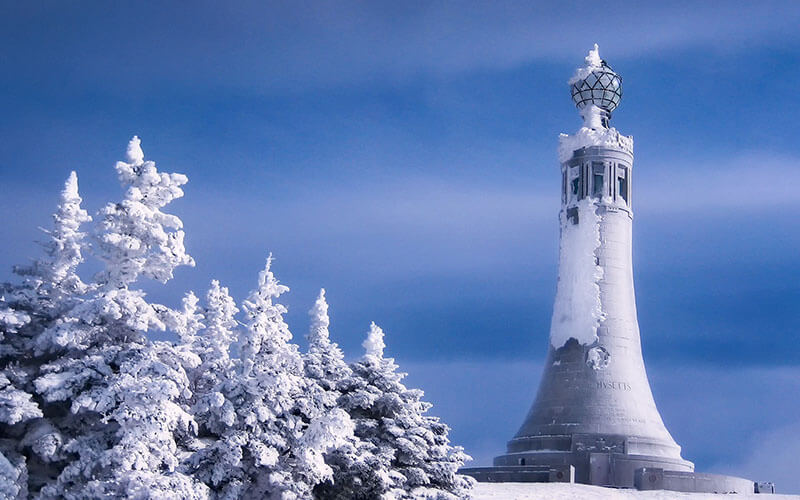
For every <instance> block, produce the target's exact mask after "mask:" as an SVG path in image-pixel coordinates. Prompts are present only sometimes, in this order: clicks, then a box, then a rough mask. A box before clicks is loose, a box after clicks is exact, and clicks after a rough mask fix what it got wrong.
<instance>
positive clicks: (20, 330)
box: [0, 172, 91, 496]
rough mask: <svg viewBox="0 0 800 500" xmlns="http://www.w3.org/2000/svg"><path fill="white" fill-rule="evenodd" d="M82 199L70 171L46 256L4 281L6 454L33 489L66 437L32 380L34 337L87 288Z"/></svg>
mask: <svg viewBox="0 0 800 500" xmlns="http://www.w3.org/2000/svg"><path fill="white" fill-rule="evenodd" d="M81 201H82V200H81V197H80V195H79V194H78V179H77V176H76V175H75V172H72V173H71V174H70V175H69V177H68V178H67V181H66V182H65V184H64V189H63V190H62V192H61V199H60V201H59V204H58V207H57V209H56V212H55V213H54V214H53V226H52V229H50V230H43V231H44V233H45V234H46V235H47V238H46V240H45V241H43V242H42V243H41V245H42V247H43V248H44V256H43V257H41V258H39V259H37V260H35V261H34V262H33V263H32V264H30V265H28V266H17V267H15V268H14V271H15V273H16V274H18V275H20V276H22V277H23V282H22V283H20V284H9V283H6V284H3V285H0V289H2V290H0V295H2V297H0V370H1V371H0V437H2V439H0V453H2V454H3V455H5V459H7V461H8V463H9V464H13V466H14V470H15V471H16V472H15V473H14V476H15V477H16V480H17V481H18V482H19V484H18V490H19V491H20V492H25V491H27V490H28V485H27V483H28V482H29V481H30V482H31V483H32V484H33V485H34V487H35V488H37V487H38V486H39V485H41V483H42V482H43V481H45V479H44V477H46V476H47V475H48V474H50V472H48V471H47V467H48V466H47V464H48V463H49V462H51V461H52V460H53V457H54V456H55V451H56V449H57V447H58V445H59V444H60V442H61V440H60V437H59V435H58V433H57V432H53V425H52V424H51V422H50V415H45V411H44V410H46V409H47V408H44V407H43V402H42V401H41V399H40V398H39V397H38V394H37V392H36V389H35V387H34V384H33V380H34V379H35V378H36V377H37V376H38V373H39V366H40V364H41V363H42V362H44V361H46V359H43V358H42V357H41V356H37V354H36V352H35V341H36V339H37V338H38V336H39V335H40V334H41V332H42V331H43V330H44V329H46V328H48V327H49V326H50V325H52V324H53V323H54V322H55V321H57V320H58V318H59V317H60V316H61V315H62V314H63V313H64V312H65V311H66V310H69V308H71V307H74V306H75V305H76V304H77V303H79V302H80V300H81V296H82V294H84V293H85V292H86V291H87V290H88V288H89V287H88V286H87V285H85V284H84V283H83V282H82V281H81V279H80V278H79V277H78V275H77V271H76V270H77V267H78V265H80V263H81V262H83V250H84V248H85V243H84V242H83V238H84V233H83V232H82V231H81V225H82V224H83V223H85V222H88V221H89V220H91V218H90V217H89V216H88V214H87V213H86V211H85V210H83V209H82V208H81V206H80V205H81ZM48 413H49V412H48ZM4 465H5V464H4ZM4 468H5V467H4ZM28 469H30V470H31V474H30V475H29V473H28ZM10 470H11V469H9V471H10ZM6 472H8V471H6ZM4 475H5V472H4ZM40 476H44V477H40ZM8 477H10V476H7V475H5V479H4V480H7V479H8ZM23 496H24V495H23Z"/></svg>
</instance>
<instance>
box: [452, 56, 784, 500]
mask: <svg viewBox="0 0 800 500" xmlns="http://www.w3.org/2000/svg"><path fill="white" fill-rule="evenodd" d="M569 84H570V88H571V91H572V99H573V101H574V102H575V105H576V106H577V107H578V110H579V111H580V114H581V116H582V117H583V126H582V127H581V128H580V130H578V131H577V132H576V133H575V134H574V135H566V134H562V135H561V137H560V141H559V161H560V163H561V211H560V213H559V220H560V223H561V236H560V247H559V263H558V287H557V290H556V299H555V304H554V305H553V317H552V321H551V325H550V342H549V344H548V350H547V359H546V362H545V366H544V373H543V374H542V379H541V382H540V384H539V390H538V393H537V395H536V399H535V400H534V402H533V406H532V407H531V409H530V411H529V412H528V415H527V417H525V421H524V422H523V423H522V426H521V427H520V429H519V431H518V432H517V434H516V435H515V436H514V437H513V438H512V439H511V441H509V442H508V449H507V451H506V454H504V455H500V456H498V457H495V459H494V466H493V467H475V468H464V469H461V472H462V473H464V474H469V475H471V476H473V477H475V478H476V479H478V480H479V481H486V482H503V481H514V482H552V481H556V482H565V481H569V482H573V481H574V482H579V483H586V484H594V485H601V486H612V487H627V488H630V487H636V488H638V489H668V490H676V491H698V492H717V493H726V492H728V493H730V492H738V493H753V492H754V491H758V492H762V491H763V492H766V491H770V490H774V488H773V486H772V484H771V483H758V484H757V485H756V484H754V483H753V482H752V481H749V480H747V479H742V478H737V477H731V476H720V475H716V474H707V473H696V472H694V465H693V464H692V463H691V462H689V461H686V460H684V459H683V458H681V454H680V451H681V448H680V446H678V445H677V444H676V443H675V441H674V440H673V439H672V436H670V434H669V432H668V431H667V429H666V427H665V426H664V422H663V421H662V420H661V415H659V413H658V409H657V408H656V404H655V401H654V400H653V394H652V393H651V391H650V384H649V382H648V381H647V373H646V372H645V368H644V361H643V359H642V346H641V340H640V337H639V323H638V320H637V318H636V299H635V295H634V291H633V266H632V261H631V255H632V252H631V236H632V225H633V200H632V183H631V179H632V174H633V138H632V137H629V136H627V137H626V136H623V135H621V134H620V133H619V132H617V131H616V129H614V128H612V127H610V125H609V122H610V120H611V113H612V112H613V111H614V109H616V107H617V105H619V102H620V99H621V98H622V79H621V78H620V77H619V75H617V74H616V73H615V72H614V71H613V70H612V69H611V67H609V66H608V64H606V62H605V61H603V60H602V59H600V56H599V54H598V49H597V45H595V46H594V49H593V50H591V51H589V55H588V56H587V57H586V65H585V66H584V67H582V68H579V69H578V70H577V71H576V73H575V75H574V76H573V77H572V78H571V79H570V81H569Z"/></svg>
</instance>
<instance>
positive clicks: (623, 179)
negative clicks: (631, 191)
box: [617, 166, 628, 203]
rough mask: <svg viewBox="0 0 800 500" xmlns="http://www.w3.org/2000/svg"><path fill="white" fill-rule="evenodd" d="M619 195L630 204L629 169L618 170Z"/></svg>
mask: <svg viewBox="0 0 800 500" xmlns="http://www.w3.org/2000/svg"><path fill="white" fill-rule="evenodd" d="M617 194H618V195H619V196H620V197H621V198H622V199H623V200H625V203H628V169H627V168H626V167H622V166H620V167H618V168H617Z"/></svg>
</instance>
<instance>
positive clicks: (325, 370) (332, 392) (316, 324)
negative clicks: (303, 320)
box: [303, 288, 352, 409]
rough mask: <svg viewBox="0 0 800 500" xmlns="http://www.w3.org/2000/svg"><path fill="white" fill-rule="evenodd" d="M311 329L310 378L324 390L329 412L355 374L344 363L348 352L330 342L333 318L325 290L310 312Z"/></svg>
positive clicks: (307, 357)
mask: <svg viewBox="0 0 800 500" xmlns="http://www.w3.org/2000/svg"><path fill="white" fill-rule="evenodd" d="M308 314H309V316H310V318H311V328H310V330H309V333H308V352H307V353H306V354H305V355H304V356H303V361H304V366H305V372H306V376H307V377H308V378H309V379H311V380H312V381H313V382H315V383H316V384H317V385H318V386H319V388H320V389H321V390H322V397H323V398H324V399H323V401H322V402H323V404H324V406H325V408H326V409H331V408H335V407H336V406H337V404H338V399H339V396H340V395H341V389H342V384H344V383H345V382H346V381H347V380H348V379H349V378H350V377H351V376H352V371H351V370H350V367H349V366H347V363H346V362H345V360H344V353H343V352H342V350H341V349H339V346H338V345H336V344H335V343H333V342H331V339H330V332H329V330H328V329H329V327H330V318H329V317H328V303H327V301H326V300H325V289H324V288H323V289H322V290H320V292H319V296H318V297H317V300H316V301H315V302H314V307H312V308H311V310H310V311H309V313H308Z"/></svg>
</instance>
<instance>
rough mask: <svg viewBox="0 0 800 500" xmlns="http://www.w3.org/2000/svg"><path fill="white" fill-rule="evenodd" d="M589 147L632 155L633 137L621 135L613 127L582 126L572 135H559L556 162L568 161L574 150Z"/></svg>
mask: <svg viewBox="0 0 800 500" xmlns="http://www.w3.org/2000/svg"><path fill="white" fill-rule="evenodd" d="M590 146H605V147H612V148H620V149H622V150H624V151H627V152H628V153H631V154H633V136H625V135H622V134H620V133H619V132H617V129H615V128H614V127H611V128H597V129H594V128H589V127H586V126H584V127H581V128H580V130H578V131H577V132H576V133H575V134H573V135H569V134H561V135H559V137H558V161H560V162H561V163H564V162H565V161H569V159H570V158H572V154H573V153H574V152H575V151H576V150H578V149H581V148H587V147H590Z"/></svg>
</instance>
